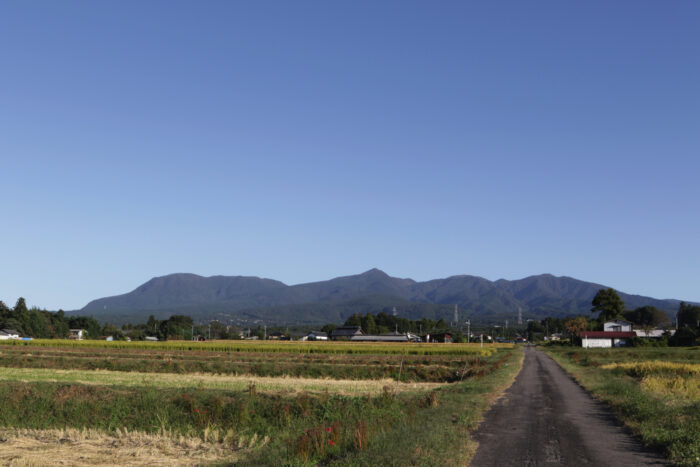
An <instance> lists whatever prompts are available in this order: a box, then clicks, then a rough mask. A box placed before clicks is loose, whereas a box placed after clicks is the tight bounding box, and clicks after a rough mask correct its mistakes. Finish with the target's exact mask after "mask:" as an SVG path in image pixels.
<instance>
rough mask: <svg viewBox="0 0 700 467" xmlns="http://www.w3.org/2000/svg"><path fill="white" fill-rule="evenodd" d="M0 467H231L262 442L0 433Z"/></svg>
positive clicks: (123, 433)
mask: <svg viewBox="0 0 700 467" xmlns="http://www.w3.org/2000/svg"><path fill="white" fill-rule="evenodd" d="M0 439H1V440H2V442H1V444H0V446H1V448H0V463H1V464H2V465H7V466H13V467H20V466H21V467H27V466H68V465H69V466H91V465H120V466H136V465H149V466H185V465H199V464H210V463H212V462H235V461H236V460H237V459H239V458H240V457H241V456H244V455H245V454H246V453H247V452H249V451H251V450H253V449H256V448H259V447H262V446H264V445H265V444H267V442H268V439H267V438H265V439H259V438H258V437H257V436H255V435H254V436H253V437H250V438H245V437H239V436H235V435H234V434H233V433H232V432H231V431H229V432H227V433H226V434H219V433H208V434H207V433H205V435H204V436H203V437H202V438H194V437H186V436H181V435H174V434H172V433H168V432H165V431H163V432H161V433H158V434H148V433H142V432H128V431H127V430H126V429H124V430H117V432H116V433H105V432H102V431H99V430H85V429H84V430H76V429H72V428H67V429H54V430H28V429H8V428H0Z"/></svg>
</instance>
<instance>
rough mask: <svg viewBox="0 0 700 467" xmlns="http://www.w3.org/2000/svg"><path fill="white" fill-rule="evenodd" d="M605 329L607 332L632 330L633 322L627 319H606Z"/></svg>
mask: <svg viewBox="0 0 700 467" xmlns="http://www.w3.org/2000/svg"><path fill="white" fill-rule="evenodd" d="M603 331H605V332H632V323H630V322H629V321H625V320H623V319H615V320H612V321H606V322H605V323H604V324H603Z"/></svg>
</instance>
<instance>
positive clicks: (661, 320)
mask: <svg viewBox="0 0 700 467" xmlns="http://www.w3.org/2000/svg"><path fill="white" fill-rule="evenodd" d="M624 317H625V319H626V320H627V321H630V322H632V323H634V324H636V325H639V326H642V327H651V328H655V327H658V326H668V325H670V324H671V320H669V319H668V315H667V314H666V313H664V312H663V311H661V310H659V309H658V308H656V307H654V306H643V307H639V308H636V309H635V310H633V311H626V312H625V313H624Z"/></svg>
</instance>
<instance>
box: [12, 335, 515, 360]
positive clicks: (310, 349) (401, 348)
mask: <svg viewBox="0 0 700 467" xmlns="http://www.w3.org/2000/svg"><path fill="white" fill-rule="evenodd" d="M0 344H2V345H18V346H36V347H73V348H85V347H90V348H109V349H153V350H166V351H167V350H188V351H191V350H207V351H215V352H274V353H280V352H281V353H301V354H304V353H323V354H350V355H352V354H380V355H381V354H387V355H391V354H407V355H465V354H477V355H482V356H487V355H490V354H491V353H493V351H494V350H496V349H498V348H511V347H512V344H490V345H486V346H485V347H483V348H482V347H481V346H480V345H479V344H414V343H410V344H400V343H387V344H384V343H382V344H377V343H360V342H272V341H261V342H258V341H208V342H193V341H164V342H142V341H138V342H124V341H111V342H108V341H74V340H63V339H35V340H32V341H17V340H5V341H0Z"/></svg>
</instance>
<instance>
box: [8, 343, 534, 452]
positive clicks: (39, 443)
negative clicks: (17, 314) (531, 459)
mask: <svg viewBox="0 0 700 467" xmlns="http://www.w3.org/2000/svg"><path fill="white" fill-rule="evenodd" d="M521 358H522V353H521V352H520V350H519V349H517V348H515V347H514V346H513V345H494V346H488V347H485V348H483V349H482V348H481V346H479V345H478V344H471V345H464V344H407V345H404V344H366V343H335V342H323V343H318V342H314V343H297V342H295V343H290V342H248V341H246V342H241V341H227V342H203V343H200V342H182V341H175V342H153V343H151V342H131V343H129V342H104V341H68V340H65V341H64V340H59V341H52V340H34V341H19V342H17V341H14V342H13V341H10V343H8V341H3V342H2V344H0V406H2V407H4V408H5V410H3V411H0V436H1V437H2V439H4V440H5V441H4V442H3V444H2V450H1V451H2V453H0V463H2V464H6V465H35V464H36V463H37V462H38V463H39V464H40V465H48V464H41V462H44V461H46V460H47V459H50V462H51V463H52V464H51V465H95V464H100V461H101V460H104V459H110V463H112V464H114V463H116V464H119V465H192V464H196V465H210V464H213V465H222V464H224V465H227V464H233V463H235V464H237V465H270V464H278V463H282V464H285V465H315V464H318V463H319V462H322V463H335V464H340V465H345V464H344V463H345V462H346V461H344V460H343V459H347V462H348V463H350V464H354V463H355V461H351V460H350V459H355V458H357V455H359V454H361V455H371V456H378V455H380V454H381V455H384V454H385V453H387V452H391V450H392V449H398V448H395V447H393V446H398V445H399V444H400V443H402V442H406V441H409V440H410V442H411V443H412V444H414V445H423V448H422V450H421V453H422V454H420V456H417V457H416V462H415V463H416V464H419V465H420V464H426V463H427V464H432V463H433V462H434V461H435V460H436V459H442V462H443V463H444V462H446V459H450V458H459V457H460V456H467V457H468V453H469V452H471V451H470V450H469V449H467V447H465V441H464V440H465V436H466V435H464V434H463V435H460V436H459V437H458V438H456V437H455V436H454V434H455V432H454V429H455V428H456V427H454V426H452V425H451V424H450V423H449V422H447V423H446V421H447V420H448V419H451V417H453V416H454V414H455V411H459V412H464V414H463V417H461V418H459V419H460V420H465V423H466V424H465V425H462V426H461V428H459V430H466V429H468V427H471V426H474V425H475V423H476V420H478V414H479V413H480V411H481V410H483V409H484V408H485V407H486V405H487V403H488V401H489V400H490V399H491V398H492V397H493V394H492V392H493V391H496V390H497V389H498V388H501V387H503V386H504V385H505V381H508V380H509V378H512V377H514V375H515V373H516V372H517V366H518V365H519V362H520V361H521ZM396 436H400V441H397V440H394V441H391V442H389V440H391V439H393V438H395V437H396ZM56 440H58V442H57V441H56ZM387 443H388V444H387ZM468 445H469V442H467V446H468ZM76 453H79V454H78V455H77V456H76ZM372 453H374V454H372ZM460 453H461V454H460ZM455 456H456V457H455ZM420 459H423V460H420Z"/></svg>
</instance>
